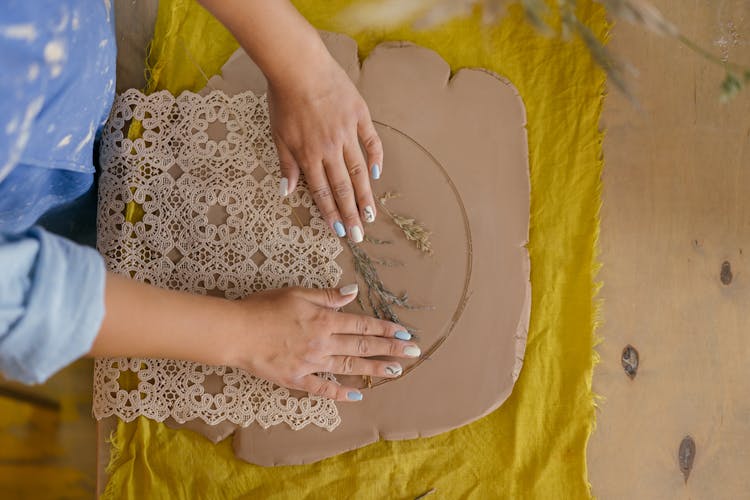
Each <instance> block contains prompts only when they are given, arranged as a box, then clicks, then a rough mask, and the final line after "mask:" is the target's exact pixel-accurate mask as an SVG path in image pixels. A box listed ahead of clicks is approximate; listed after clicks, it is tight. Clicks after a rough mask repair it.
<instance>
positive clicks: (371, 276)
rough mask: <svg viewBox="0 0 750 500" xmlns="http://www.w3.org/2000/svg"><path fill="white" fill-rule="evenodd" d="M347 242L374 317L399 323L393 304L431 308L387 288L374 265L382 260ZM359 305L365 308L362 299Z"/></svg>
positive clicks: (407, 307) (411, 329) (415, 308)
mask: <svg viewBox="0 0 750 500" xmlns="http://www.w3.org/2000/svg"><path fill="white" fill-rule="evenodd" d="M347 243H348V244H349V249H350V250H351V252H352V257H353V258H354V271H355V272H356V273H357V274H358V275H359V276H360V277H361V278H362V280H364V282H365V285H366V287H367V293H366V294H365V297H366V300H367V305H368V306H369V307H370V309H371V310H372V313H373V314H374V315H375V317H376V318H378V319H386V320H388V321H393V322H394V323H399V322H400V321H399V317H398V314H396V312H395V311H394V309H393V307H394V306H396V307H400V308H402V309H407V310H425V309H432V307H431V306H420V305H414V304H412V303H411V302H410V301H409V295H408V294H407V293H405V292H404V293H402V294H400V295H399V294H396V293H394V292H392V291H391V290H389V289H388V288H387V287H386V286H385V284H384V283H383V281H382V280H381V279H380V276H379V275H378V270H377V267H376V266H378V265H382V262H381V261H378V260H377V259H372V258H371V257H370V256H369V255H367V252H365V251H364V250H363V249H362V248H361V247H360V246H358V245H355V244H353V243H352V242H351V241H347ZM360 307H362V308H363V309H365V305H364V302H363V301H362V302H360ZM404 326H406V325H404ZM407 330H409V332H410V333H413V332H414V331H415V329H414V328H410V327H407Z"/></svg>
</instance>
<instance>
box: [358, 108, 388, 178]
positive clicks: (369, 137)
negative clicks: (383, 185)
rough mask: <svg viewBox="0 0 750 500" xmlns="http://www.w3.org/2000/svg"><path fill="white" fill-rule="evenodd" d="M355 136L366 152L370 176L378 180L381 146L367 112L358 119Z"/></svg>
mask: <svg viewBox="0 0 750 500" xmlns="http://www.w3.org/2000/svg"><path fill="white" fill-rule="evenodd" d="M357 134H358V135H359V140H360V141H361V142H362V145H363V146H364V147H365V151H366V152H367V165H368V166H369V169H370V175H371V176H372V178H373V179H375V180H378V179H380V174H381V173H382V172H383V144H382V143H381V142H380V136H379V135H378V133H377V132H376V131H375V125H373V123H372V118H370V113H369V112H368V113H367V114H366V115H365V116H363V117H362V118H360V120H359V123H357Z"/></svg>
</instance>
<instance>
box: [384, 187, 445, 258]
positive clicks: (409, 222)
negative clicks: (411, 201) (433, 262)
mask: <svg viewBox="0 0 750 500" xmlns="http://www.w3.org/2000/svg"><path fill="white" fill-rule="evenodd" d="M400 196H401V195H400V194H399V193H393V192H391V191H388V192H386V193H384V194H383V195H382V196H381V197H380V198H378V202H379V203H380V206H381V207H383V210H385V213H386V214H387V215H388V217H390V218H391V220H392V221H393V222H394V224H396V225H397V226H398V227H399V228H400V229H401V231H402V232H403V233H404V236H405V237H406V239H407V240H409V241H412V242H413V243H414V245H415V246H416V247H417V248H418V249H419V250H421V251H422V252H424V253H426V254H428V255H433V251H432V242H431V241H430V234H432V233H431V232H430V231H428V230H427V229H426V228H425V227H424V226H423V225H422V224H420V223H419V222H417V221H416V220H415V219H414V218H413V217H406V216H404V215H401V214H397V213H394V212H392V211H391V210H390V209H389V208H388V207H387V206H386V203H387V202H388V200H391V199H393V198H398V197H400Z"/></svg>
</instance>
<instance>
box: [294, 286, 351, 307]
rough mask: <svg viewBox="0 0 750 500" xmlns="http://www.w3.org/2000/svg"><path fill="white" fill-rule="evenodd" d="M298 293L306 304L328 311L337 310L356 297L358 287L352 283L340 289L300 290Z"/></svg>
mask: <svg viewBox="0 0 750 500" xmlns="http://www.w3.org/2000/svg"><path fill="white" fill-rule="evenodd" d="M299 291H300V293H302V294H303V297H304V298H305V299H306V300H307V301H308V302H312V303H313V304H315V305H318V306H321V307H327V308H329V309H338V308H339V307H344V306H345V305H347V304H348V303H349V302H351V301H352V300H354V299H355V298H356V297H357V293H358V292H359V286H358V285H357V284H356V283H353V284H351V285H345V286H342V287H340V288H300V289H299Z"/></svg>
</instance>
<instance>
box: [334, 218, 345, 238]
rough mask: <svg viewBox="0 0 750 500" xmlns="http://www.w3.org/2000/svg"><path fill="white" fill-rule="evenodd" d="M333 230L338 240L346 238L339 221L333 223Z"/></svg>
mask: <svg viewBox="0 0 750 500" xmlns="http://www.w3.org/2000/svg"><path fill="white" fill-rule="evenodd" d="M333 230H334V231H336V236H338V237H339V238H343V237H344V236H346V229H344V225H343V224H342V223H341V221H336V222H334V223H333Z"/></svg>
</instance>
